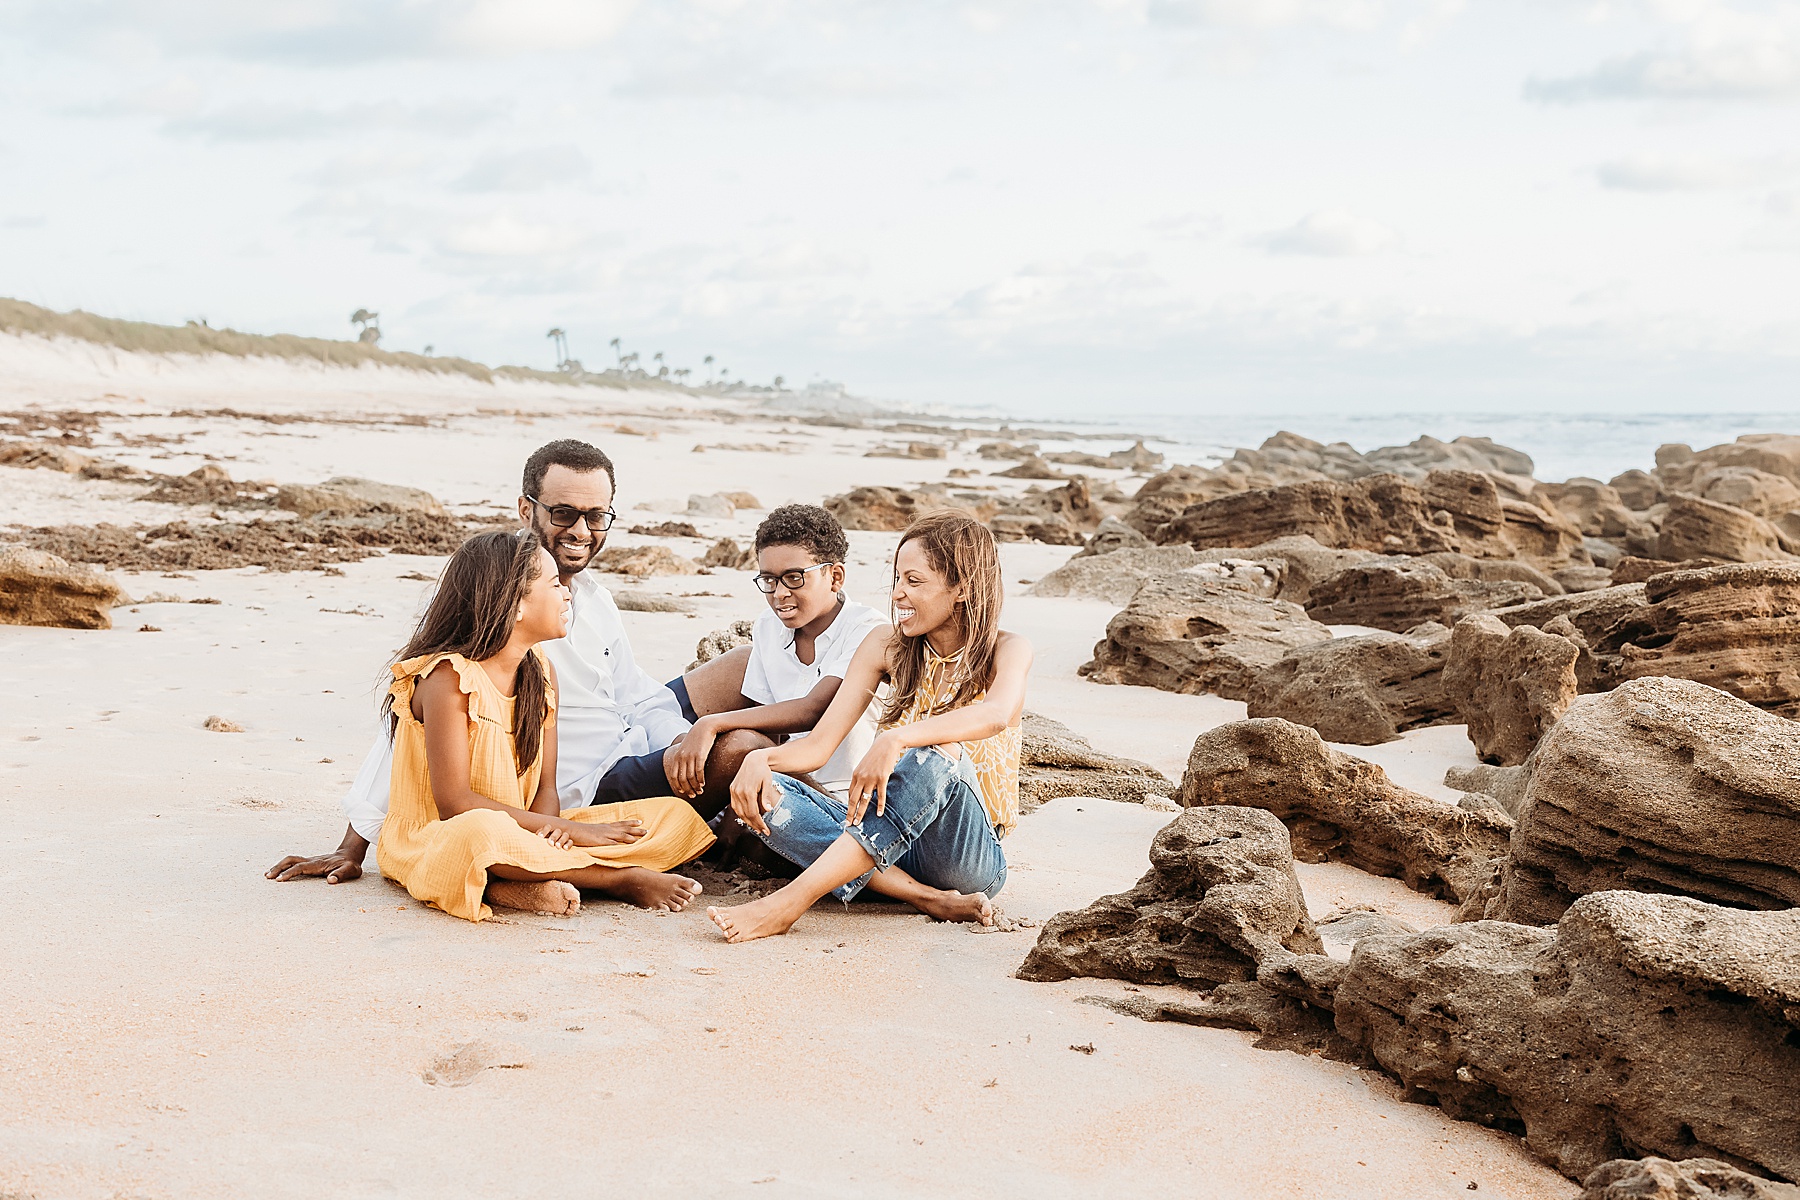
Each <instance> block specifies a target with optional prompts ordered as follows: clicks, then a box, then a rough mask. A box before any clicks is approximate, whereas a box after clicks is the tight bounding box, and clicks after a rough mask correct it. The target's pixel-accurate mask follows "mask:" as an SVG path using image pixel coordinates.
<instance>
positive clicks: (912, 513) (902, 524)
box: [824, 487, 951, 533]
mask: <svg viewBox="0 0 1800 1200" xmlns="http://www.w3.org/2000/svg"><path fill="white" fill-rule="evenodd" d="M950 502H951V501H950V497H949V496H948V495H946V494H945V493H943V492H935V491H928V492H911V491H907V490H906V489H904V488H891V487H859V488H851V489H850V490H849V491H848V492H845V493H844V494H843V495H841V496H832V497H831V498H830V499H828V500H826V501H825V505H824V506H825V508H826V510H827V511H829V512H830V513H831V515H832V516H834V517H836V518H837V519H838V524H840V525H842V526H843V527H844V528H845V529H863V530H874V531H877V532H882V533H898V532H899V531H900V530H902V529H905V528H906V527H907V526H908V525H911V524H912V523H913V521H914V520H915V519H916V518H918V517H920V516H923V515H924V514H925V513H928V512H930V511H932V510H933V509H937V508H945V507H948V506H949V504H950Z"/></svg>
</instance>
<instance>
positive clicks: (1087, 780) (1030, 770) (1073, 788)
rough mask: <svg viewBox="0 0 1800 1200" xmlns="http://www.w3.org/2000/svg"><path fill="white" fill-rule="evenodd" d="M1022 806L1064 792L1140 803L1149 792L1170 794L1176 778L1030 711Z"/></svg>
mask: <svg viewBox="0 0 1800 1200" xmlns="http://www.w3.org/2000/svg"><path fill="white" fill-rule="evenodd" d="M1020 724H1021V726H1022V732H1023V736H1022V739H1021V745H1020V748H1019V807H1020V810H1021V811H1023V812H1031V811H1032V810H1033V809H1036V808H1037V807H1038V806H1040V805H1042V804H1045V803H1047V802H1048V801H1051V800H1055V799H1057V798H1058V797H1061V796H1097V797H1099V798H1101V799H1103V800H1117V801H1119V802H1121V803H1125V804H1142V803H1143V802H1144V797H1145V796H1146V795H1151V796H1170V795H1173V794H1174V792H1175V784H1174V783H1172V782H1171V781H1170V780H1169V778H1168V777H1167V776H1165V775H1164V774H1163V773H1162V772H1161V771H1158V770H1157V769H1156V768H1155V767H1153V766H1151V765H1150V764H1148V763H1141V762H1139V761H1137V760H1136V759H1135V758H1120V757H1118V756H1116V755H1112V754H1102V753H1101V752H1100V751H1098V750H1096V749H1094V747H1093V746H1092V745H1090V744H1089V742H1088V740H1087V739H1086V738H1084V737H1082V736H1081V735H1080V734H1078V733H1076V732H1075V731H1074V730H1072V729H1070V728H1069V727H1068V726H1067V725H1064V724H1063V723H1062V722H1060V721H1052V720H1051V719H1050V718H1049V717H1041V716H1039V715H1038V714H1037V713H1034V712H1027V713H1026V714H1025V715H1024V717H1023V719H1022V720H1021V722H1020Z"/></svg>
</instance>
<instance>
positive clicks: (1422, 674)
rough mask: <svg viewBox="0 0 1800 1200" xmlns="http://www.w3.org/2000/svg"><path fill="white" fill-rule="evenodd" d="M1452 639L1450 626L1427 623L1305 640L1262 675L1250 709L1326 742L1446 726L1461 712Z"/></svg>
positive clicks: (1372, 740)
mask: <svg viewBox="0 0 1800 1200" xmlns="http://www.w3.org/2000/svg"><path fill="white" fill-rule="evenodd" d="M1449 643H1450V631H1449V630H1448V629H1445V628H1444V627H1443V626H1442V625H1432V624H1427V625H1421V626H1419V627H1418V628H1417V629H1414V630H1411V631H1410V632H1408V633H1404V634H1398V633H1372V634H1365V635H1363V636H1361V637H1340V638H1333V639H1331V640H1330V641H1328V642H1317V643H1314V644H1313V645H1310V646H1302V647H1300V648H1299V649H1298V650H1295V651H1293V652H1292V653H1290V654H1288V655H1287V656H1286V657H1284V658H1282V659H1281V660H1280V661H1279V662H1277V663H1275V664H1274V665H1273V666H1271V667H1270V668H1269V669H1268V670H1266V671H1264V672H1263V673H1262V674H1261V675H1260V676H1259V677H1258V678H1257V679H1256V682H1255V685H1254V686H1253V687H1252V688H1251V689H1250V695H1249V705H1250V708H1249V715H1250V716H1252V717H1280V718H1282V719H1283V720H1287V721H1292V722H1294V723H1295V724H1296V725H1306V726H1310V727H1311V728H1313V729H1315V730H1317V731H1318V733H1319V736H1320V737H1322V738H1324V739H1325V740H1326V741H1328V742H1350V743H1353V744H1355V745H1359V746H1373V745H1375V744H1376V743H1378V742H1391V741H1393V740H1394V739H1395V738H1397V737H1399V736H1400V735H1401V734H1402V733H1403V732H1405V731H1406V730H1408V729H1418V728H1420V727H1421V726H1425V725H1441V724H1443V723H1444V722H1446V721H1451V720H1454V719H1455V716H1456V709H1455V706H1454V705H1453V704H1452V703H1451V702H1450V699H1449V698H1448V696H1446V694H1445V689H1444V682H1443V670H1444V660H1445V657H1446V655H1447V654H1448V652H1449Z"/></svg>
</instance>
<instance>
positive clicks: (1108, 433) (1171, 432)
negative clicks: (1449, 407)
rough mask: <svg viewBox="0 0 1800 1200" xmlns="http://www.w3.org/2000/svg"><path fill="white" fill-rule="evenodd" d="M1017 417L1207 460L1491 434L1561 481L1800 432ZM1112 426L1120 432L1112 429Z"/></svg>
mask: <svg viewBox="0 0 1800 1200" xmlns="http://www.w3.org/2000/svg"><path fill="white" fill-rule="evenodd" d="M1011 419H1012V421H1014V422H1015V423H1017V424H1019V425H1037V426H1040V427H1047V428H1056V429H1068V430H1069V431H1071V432H1079V433H1082V434H1084V435H1086V436H1085V437H1083V438H1082V439H1081V440H1080V441H1079V442H1076V441H1071V442H1069V443H1067V444H1066V445H1064V444H1060V443H1058V444H1055V445H1052V444H1051V443H1049V442H1045V448H1046V449H1059V450H1060V449H1069V448H1077V449H1087V450H1094V451H1096V452H1101V453H1104V452H1105V451H1107V450H1113V449H1120V448H1123V447H1125V446H1128V445H1130V441H1129V435H1132V434H1136V435H1141V436H1144V437H1146V438H1150V439H1154V440H1153V441H1151V447H1152V448H1153V449H1156V450H1161V451H1162V452H1163V453H1164V454H1165V455H1166V456H1167V457H1168V461H1170V462H1171V463H1192V464H1195V465H1201V466H1210V465H1212V464H1214V463H1217V462H1218V461H1219V460H1220V459H1222V458H1228V457H1230V455H1231V452H1232V451H1233V450H1235V449H1237V448H1238V447H1240V446H1245V447H1254V446H1258V445H1260V444H1262V442H1263V440H1264V439H1265V438H1268V437H1270V436H1271V435H1273V434H1275V433H1277V432H1280V431H1282V430H1287V431H1289V432H1292V433H1297V434H1300V435H1301V436H1303V437H1308V438H1311V439H1313V440H1314V441H1317V442H1348V443H1350V445H1352V446H1354V447H1355V448H1356V449H1357V450H1360V451H1363V452H1365V453H1366V452H1367V451H1370V450H1373V449H1375V448H1376V447H1378V446H1396V445H1404V444H1405V443H1407V442H1410V441H1412V440H1413V439H1414V438H1417V437H1419V436H1420V435H1422V434H1429V435H1431V436H1432V437H1436V438H1441V439H1443V440H1444V441H1449V440H1451V439H1452V438H1455V437H1458V436H1462V435H1468V436H1471V437H1489V438H1492V439H1494V440H1495V441H1496V442H1499V443H1501V444H1502V445H1505V446H1510V447H1512V448H1513V449H1515V450H1522V451H1524V452H1525V453H1526V454H1529V455H1530V456H1531V459H1532V462H1533V463H1535V464H1536V472H1535V473H1536V476H1537V478H1539V479H1543V480H1563V479H1569V478H1572V477H1574V476H1577V475H1585V476H1588V477H1590V478H1593V479H1599V480H1608V479H1611V478H1612V477H1613V476H1615V475H1617V474H1619V473H1620V472H1622V471H1627V470H1630V469H1631V468H1633V467H1637V468H1639V469H1641V470H1646V471H1647V470H1649V469H1650V468H1651V467H1654V466H1655V465H1656V448H1657V447H1658V446H1661V445H1664V444H1665V443H1669V442H1682V443H1686V444H1687V445H1689V446H1692V447H1693V448H1694V449H1696V450H1699V449H1702V448H1704V447H1706V446H1715V445H1718V444H1719V443H1721V442H1730V441H1735V440H1736V439H1737V437H1738V435H1739V434H1744V433H1800V413H1796V414H1795V415H1791V416H1790V415H1782V414H1772V413H1643V414H1637V415H1633V414H1620V413H1569V412H1556V413H1516V412H1509V413H1492V414H1483V413H1429V412H1410V413H1378V414H1370V413H1355V414H1331V413H1316V412H1315V413H1305V414H1288V415H1276V414H1265V413H1242V414H1234V415H1231V416H1219V415H1208V416H1206V417H1204V418H1193V417H1183V416H1179V415H1175V414H1170V413H1141V414H1120V415H1118V416H1109V417H1108V418H1107V419H1105V420H1103V421H1101V420H1089V421H1072V420H1066V419H1051V418H1047V417H1040V418H1036V419H1033V418H1030V417H1026V416H1022V415H1019V416H1013V417H1012V418H1011ZM1115 431H1116V432H1115Z"/></svg>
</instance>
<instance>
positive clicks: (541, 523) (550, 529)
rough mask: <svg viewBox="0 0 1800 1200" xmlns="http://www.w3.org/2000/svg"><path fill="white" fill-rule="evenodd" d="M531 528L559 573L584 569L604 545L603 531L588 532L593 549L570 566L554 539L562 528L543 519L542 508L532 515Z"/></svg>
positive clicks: (570, 572)
mask: <svg viewBox="0 0 1800 1200" xmlns="http://www.w3.org/2000/svg"><path fill="white" fill-rule="evenodd" d="M531 528H532V532H534V533H536V534H537V535H538V540H539V541H541V542H543V543H544V548H545V549H546V550H548V551H550V557H551V558H554V559H555V560H556V569H557V572H558V573H559V574H568V575H574V574H577V573H578V572H581V571H584V570H586V569H587V567H588V564H589V563H591V562H593V561H594V559H595V558H596V557H597V556H598V555H599V553H600V550H601V547H603V546H605V545H606V535H605V534H604V533H590V534H589V536H590V537H592V538H593V539H594V541H593V547H594V548H593V550H592V551H590V552H589V554H588V556H587V557H586V558H585V559H583V560H582V561H581V562H580V563H578V564H576V565H575V566H574V567H572V568H571V567H570V566H569V564H568V563H566V562H564V561H563V556H562V554H561V549H562V548H561V546H560V545H559V544H558V543H557V541H556V538H557V535H559V534H561V533H562V530H560V529H558V528H557V527H556V526H554V525H552V524H550V522H549V521H548V520H547V519H545V517H544V514H543V512H542V510H539V511H538V512H536V513H534V514H533V515H532V518H531Z"/></svg>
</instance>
